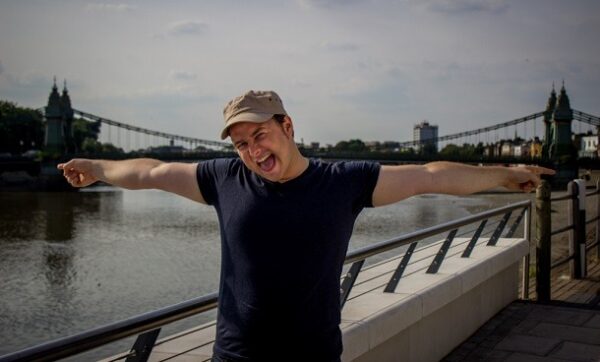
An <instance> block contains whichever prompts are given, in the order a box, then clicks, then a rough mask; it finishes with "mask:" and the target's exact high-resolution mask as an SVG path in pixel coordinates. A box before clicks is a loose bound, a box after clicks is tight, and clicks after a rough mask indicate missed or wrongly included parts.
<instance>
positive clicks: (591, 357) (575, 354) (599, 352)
mask: <svg viewBox="0 0 600 362" xmlns="http://www.w3.org/2000/svg"><path fill="white" fill-rule="evenodd" d="M552 357H557V358H563V359H567V360H569V361H599V360H600V346H598V345H591V344H583V343H573V342H565V343H564V344H563V345H562V346H561V347H560V348H559V349H558V350H557V351H556V352H554V353H552Z"/></svg>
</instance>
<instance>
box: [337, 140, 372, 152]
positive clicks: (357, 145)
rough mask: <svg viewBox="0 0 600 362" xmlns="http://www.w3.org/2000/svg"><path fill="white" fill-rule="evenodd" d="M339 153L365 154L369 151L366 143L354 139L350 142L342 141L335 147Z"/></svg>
mask: <svg viewBox="0 0 600 362" xmlns="http://www.w3.org/2000/svg"><path fill="white" fill-rule="evenodd" d="M334 148H335V149H336V150H338V151H351V152H364V151H366V150H367V146H366V145H365V143H364V142H363V141H361V140H359V139H352V140H349V141H340V142H338V143H337V144H336V145H335V147H334Z"/></svg>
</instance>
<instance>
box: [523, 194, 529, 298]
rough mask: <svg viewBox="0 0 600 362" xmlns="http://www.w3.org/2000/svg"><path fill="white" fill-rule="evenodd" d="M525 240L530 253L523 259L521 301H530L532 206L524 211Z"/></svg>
mask: <svg viewBox="0 0 600 362" xmlns="http://www.w3.org/2000/svg"><path fill="white" fill-rule="evenodd" d="M523 211H524V214H523V215H524V217H525V222H524V223H523V238H524V239H525V240H527V246H528V248H529V252H528V253H527V255H525V256H524V257H523V275H521V277H522V278H521V287H522V288H521V299H523V300H525V299H529V268H530V264H531V256H530V253H531V204H529V206H527V207H526V208H525V209H524V210H523Z"/></svg>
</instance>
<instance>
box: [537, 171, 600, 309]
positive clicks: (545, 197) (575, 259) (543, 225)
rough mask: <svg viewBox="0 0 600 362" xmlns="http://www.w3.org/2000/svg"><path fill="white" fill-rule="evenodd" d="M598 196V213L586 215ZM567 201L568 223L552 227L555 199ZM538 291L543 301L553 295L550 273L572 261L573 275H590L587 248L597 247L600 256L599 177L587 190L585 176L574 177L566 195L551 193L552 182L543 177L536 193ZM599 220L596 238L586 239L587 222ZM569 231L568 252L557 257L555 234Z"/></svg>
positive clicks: (571, 275)
mask: <svg viewBox="0 0 600 362" xmlns="http://www.w3.org/2000/svg"><path fill="white" fill-rule="evenodd" d="M591 196H596V207H595V209H596V216H595V217H593V218H590V219H587V218H586V202H587V199H588V198H589V197H591ZM561 201H567V203H568V208H569V213H568V216H569V217H568V222H567V225H565V226H562V227H559V228H557V229H555V230H552V218H551V216H550V208H551V205H552V203H555V202H561ZM536 209H537V210H536V214H537V224H538V225H537V228H536V230H537V233H536V245H537V247H536V260H537V263H536V268H537V270H536V294H537V300H538V301H540V302H548V301H550V299H551V296H550V294H551V285H550V273H551V270H552V269H556V268H558V267H560V266H562V265H564V264H566V263H569V271H570V277H571V279H581V278H584V277H585V276H586V275H587V252H588V251H590V250H591V249H593V248H594V247H597V251H596V255H597V257H598V258H600V181H597V182H596V189H595V190H594V191H591V192H587V190H586V186H585V181H584V180H574V181H571V182H569V184H568V185H567V193H566V194H565V195H563V196H557V197H551V192H550V185H549V183H548V182H547V181H545V180H543V181H542V184H541V185H540V186H539V187H538V190H537V194H536ZM591 223H596V225H595V227H596V234H595V240H594V241H593V242H591V243H587V237H586V226H587V225H589V224H591ZM566 231H569V253H568V255H567V256H565V257H562V258H559V259H558V260H552V259H551V242H552V237H553V236H556V235H558V234H561V233H564V232H566Z"/></svg>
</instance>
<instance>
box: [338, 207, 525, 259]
mask: <svg viewBox="0 0 600 362" xmlns="http://www.w3.org/2000/svg"><path fill="white" fill-rule="evenodd" d="M529 205H531V201H529V200H526V201H519V202H516V203H514V204H510V205H507V206H503V207H499V208H497V209H492V210H488V211H484V212H482V213H479V214H475V215H470V216H466V217H463V218H460V219H457V220H454V221H449V222H446V223H443V224H439V225H436V226H432V227H428V228H425V229H422V230H419V231H415V232H412V233H408V234H406V235H402V236H400V237H398V238H395V239H390V240H386V241H381V242H379V243H377V244H373V245H369V246H365V247H363V248H360V249H356V250H354V251H352V252H350V253H348V254H347V255H346V260H345V261H344V264H349V263H353V262H356V261H359V260H364V259H366V258H368V257H370V256H373V255H376V254H381V253H383V252H386V251H389V250H392V249H395V248H398V247H401V246H404V245H408V244H410V243H412V242H414V241H417V240H420V239H424V238H427V237H430V236H434V235H437V234H441V233H443V232H444V231H450V230H453V229H456V228H457V227H459V226H463V225H466V224H471V223H474V222H476V221H481V220H484V219H489V218H490V217H492V216H496V215H500V214H504V213H506V212H507V211H512V210H517V209H521V208H524V207H527V206H529Z"/></svg>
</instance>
